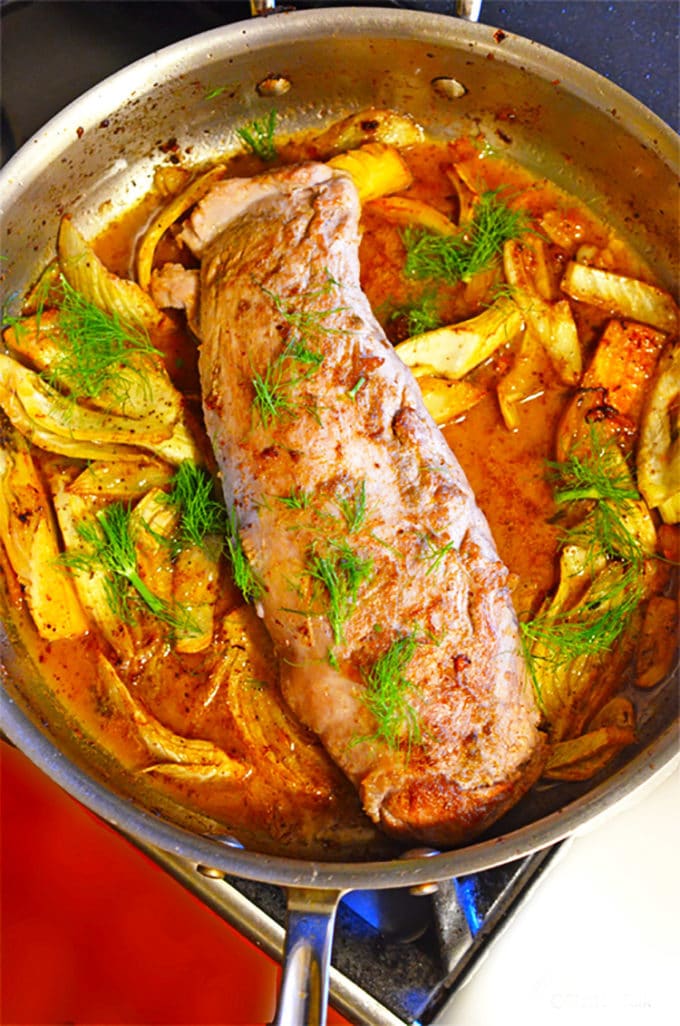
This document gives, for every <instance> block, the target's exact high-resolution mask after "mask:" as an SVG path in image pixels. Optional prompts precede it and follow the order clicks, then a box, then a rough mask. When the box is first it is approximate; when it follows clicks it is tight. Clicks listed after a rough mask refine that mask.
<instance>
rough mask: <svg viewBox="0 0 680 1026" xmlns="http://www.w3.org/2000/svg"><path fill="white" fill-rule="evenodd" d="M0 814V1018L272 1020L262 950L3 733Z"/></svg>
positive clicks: (270, 982) (48, 1023)
mask: <svg viewBox="0 0 680 1026" xmlns="http://www.w3.org/2000/svg"><path fill="white" fill-rule="evenodd" d="M0 823H1V828H2V833H1V837H0V857H1V861H0V869H1V872H2V878H1V884H2V891H1V898H2V903H1V905H0V1022H2V1023H3V1024H4V1026H20V1024H21V1026H29V1024H30V1026H52V1024H55V1026H56V1024H62V1023H74V1024H76V1023H77V1024H79V1026H86V1024H95V1023H96V1024H97V1026H105V1024H106V1026H109V1024H110V1026H123V1024H124V1026H152V1024H163V1026H180V1024H181V1026H184V1024H187V1026H204V1024H205V1026H208V1024H210V1026H245V1024H261V1023H266V1022H269V1021H270V1020H271V1018H272V1016H273V1015H274V1008H275V1002H276V990H277V985H278V976H279V970H278V967H277V966H276V964H275V963H274V962H273V961H272V959H270V958H269V957H268V956H267V955H265V954H264V953H263V952H261V951H260V950H259V949H258V948H257V947H255V946H254V945H253V944H251V943H250V942H249V941H247V940H245V939H244V938H243V937H242V936H241V935H240V934H239V933H237V931H236V930H234V929H233V928H232V927H230V926H229V925H228V924H227V923H225V922H223V921H222V920H221V919H220V918H219V917H218V916H217V915H216V914H215V913H214V912H212V911H211V910H210V909H208V908H206V907H205V906H203V905H202V904H201V902H200V901H198V899H197V898H195V897H194V896H193V895H192V894H189V893H188V892H187V891H186V890H185V889H184V888H183V887H182V886H181V885H180V884H178V883H177V882H176V881H175V880H173V879H172V878H171V877H169V876H168V875H167V874H166V873H165V872H164V871H163V870H162V869H160V868H159V867H158V866H156V865H155V864H154V863H153V862H152V861H151V860H150V859H148V858H147V857H146V856H145V855H144V854H142V853H141V852H140V851H138V850H137V849H136V848H135V847H134V846H133V845H132V844H130V843H129V842H128V841H126V840H125V839H124V838H122V837H121V836H120V835H119V834H118V833H117V832H116V831H115V830H113V829H112V828H111V827H109V826H108V825H107V824H105V823H103V822H102V821H101V820H99V819H98V818H97V817H96V816H94V815H93V814H92V813H90V812H89V811H88V810H87V809H84V808H83V807H82V806H81V805H80V804H79V803H77V802H76V801H74V800H73V799H72V798H71V797H70V796H69V795H67V794H66V793H65V792H63V791H62V790H61V788H59V787H57V786H56V785H55V784H54V783H53V782H52V781H51V780H49V779H47V778H46V777H45V776H44V775H43V774H42V773H41V772H40V771H39V770H38V769H36V767H34V766H33V765H32V764H31V763H30V762H29V761H28V760H27V759H26V758H25V757H24V756H23V755H22V754H21V753H20V752H17V751H16V750H14V749H12V748H10V747H9V746H7V745H5V744H2V743H0ZM328 1021H329V1024H332V1026H342V1024H345V1023H346V1022H347V1020H346V1019H344V1018H343V1017H342V1016H340V1015H339V1014H338V1013H336V1012H334V1011H333V1010H331V1011H330V1012H329V1016H328Z"/></svg>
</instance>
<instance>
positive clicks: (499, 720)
mask: <svg viewBox="0 0 680 1026" xmlns="http://www.w3.org/2000/svg"><path fill="white" fill-rule="evenodd" d="M358 221H359V203H358V199H357V194H356V190H355V188H354V185H353V183H352V182H351V180H350V179H349V178H348V177H347V176H346V175H344V174H343V173H341V172H335V171H332V170H331V169H329V168H327V167H325V166H323V165H321V164H306V165H302V166H298V167H293V168H286V169H283V170H279V171H274V172H272V173H270V174H264V175H262V176H259V177H257V178H253V179H248V180H245V179H241V180H231V181H224V182H221V183H220V184H218V185H217V186H216V187H215V188H214V190H213V191H212V192H211V193H210V194H209V195H208V196H207V197H206V198H205V199H204V200H203V201H202V202H201V203H200V204H199V206H198V207H197V208H196V209H195V211H194V213H193V215H192V217H191V219H190V222H189V223H188V224H187V225H186V227H185V229H184V233H183V238H184V241H185V242H186V243H187V245H189V246H190V248H191V249H192V250H193V251H194V253H195V254H196V255H197V256H198V257H200V259H201V273H200V284H199V294H198V301H199V309H198V312H197V319H196V322H195V323H196V326H197V331H198V333H199V335H200V338H201V341H202V347H201V355H200V371H201V381H202V389H203V401H204V410H205V417H206V423H207V428H208V432H209V435H210V438H211V441H212V444H213V446H214V450H215V454H216V457H217V460H218V463H219V466H220V468H221V472H222V478H223V486H224V494H225V497H226V501H227V503H228V506H229V507H230V508H231V509H232V510H233V514H234V519H235V522H236V523H237V524H238V531H239V534H240V540H241V542H242V546H243V551H244V553H245V555H246V556H247V560H248V561H249V566H250V571H251V577H250V584H251V585H252V586H253V587H254V589H255V599H256V607H257V609H258V611H259V612H260V613H261V615H262V616H263V617H264V621H265V624H266V625H267V627H268V629H269V632H270V634H271V637H272V639H273V641H274V644H275V646H276V650H277V652H278V654H279V657H280V660H281V665H282V688H283V692H284V695H285V698H286V700H287V701H288V703H289V704H290V706H291V707H292V709H293V710H294V712H295V713H296V714H297V716H298V717H299V718H300V719H301V720H302V721H303V722H304V723H306V724H307V725H308V726H309V727H310V728H311V729H312V730H313V731H315V732H316V733H317V734H318V736H319V737H320V738H321V739H322V742H323V744H324V745H325V747H326V748H327V750H328V752H329V753H330V755H331V756H332V758H333V759H334V760H335V761H336V762H337V763H338V765H339V766H340V767H341V768H342V769H343V770H344V772H345V773H346V774H347V775H348V777H349V778H350V779H351V780H352V781H353V783H354V785H355V786H356V787H357V788H358V790H359V793H360V796H361V799H362V802H363V804H364V807H365V809H366V811H367V813H368V814H369V816H371V818H372V819H373V820H374V821H375V822H377V823H379V824H380V825H381V826H382V827H383V828H384V829H385V830H386V831H388V832H389V833H391V834H393V835H395V836H398V837H401V838H404V839H406V838H415V839H420V840H422V841H426V842H429V843H433V844H438V845H452V844H457V843H459V842H461V841H462V840H465V839H468V838H470V837H471V836H473V835H474V834H476V833H478V832H480V831H481V830H482V829H484V828H485V827H486V826H488V825H489V824H490V823H491V822H492V821H494V820H495V819H497V818H498V817H499V816H500V815H501V813H502V812H503V811H504V810H506V809H507V808H508V807H509V806H510V805H512V804H513V803H514V802H516V801H517V800H518V799H519V798H520V797H521V795H522V794H523V793H524V792H525V791H526V790H527V788H528V787H529V786H530V785H531V784H532V782H533V781H534V780H535V779H536V777H537V775H538V773H539V772H540V768H541V762H542V758H543V738H542V735H541V734H540V733H539V731H538V730H537V721H538V713H537V709H536V705H535V701H534V696H533V693H532V688H531V686H530V682H529V681H528V676H527V673H526V670H525V666H524V664H523V660H522V657H521V653H520V645H519V640H518V629H517V624H516V620H515V616H514V613H513V610H512V606H511V602H510V599H509V595H508V589H507V576H508V575H507V571H506V569H505V567H504V566H503V565H502V563H501V562H500V560H499V557H498V555H497V553H496V550H495V547H494V543H493V540H492V538H491V534H490V532H489V529H488V526H487V523H486V521H485V518H484V516H483V515H482V513H481V512H480V510H479V509H478V508H477V506H476V504H475V499H474V496H473V494H472V491H471V489H470V487H469V485H468V483H467V481H466V479H465V476H464V474H463V472H462V470H461V468H460V466H459V464H458V462H457V461H456V459H455V457H454V456H453V455H452V453H451V451H450V449H449V447H448V446H447V444H446V442H445V440H444V438H443V436H442V434H441V432H440V431H439V430H438V428H437V427H436V426H435V425H434V423H433V421H432V420H431V419H430V417H429V415H428V413H427V411H426V410H425V408H424V406H423V403H422V400H421V397H420V393H419V390H418V386H417V385H416V383H415V381H414V379H413V377H412V376H411V373H410V372H409V371H408V370H407V369H406V368H405V367H404V366H403V365H402V363H401V361H400V360H399V359H398V357H397V356H396V355H395V354H394V351H393V350H392V347H391V346H390V345H389V343H388V342H387V341H386V339H385V337H384V334H383V332H382V330H381V328H380V326H379V324H378V323H377V322H376V320H375V318H374V316H373V314H372V312H371V309H370V307H369V305H368V302H367V300H366V298H365V296H364V294H363V292H362V291H361V288H360V284H359V262H358V244H359V232H358Z"/></svg>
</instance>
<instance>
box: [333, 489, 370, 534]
mask: <svg viewBox="0 0 680 1026" xmlns="http://www.w3.org/2000/svg"><path fill="white" fill-rule="evenodd" d="M336 503H337V506H338V509H339V510H340V512H341V513H342V516H343V518H344V521H345V524H346V525H347V530H348V531H349V533H350V534H354V532H355V531H359V530H360V529H361V528H362V527H363V525H364V522H365V520H366V513H367V507H366V481H365V479H362V480H361V481H359V483H358V484H357V485H356V486H355V488H354V492H353V494H352V495H351V496H350V497H349V498H347V497H346V496H339V497H338V498H337V499H336Z"/></svg>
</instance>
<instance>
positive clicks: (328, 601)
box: [305, 540, 373, 645]
mask: <svg viewBox="0 0 680 1026" xmlns="http://www.w3.org/2000/svg"><path fill="white" fill-rule="evenodd" d="M305 569H306V573H307V574H308V576H309V577H310V578H311V579H312V581H314V582H317V583H318V584H320V585H321V586H322V587H323V589H324V593H325V612H326V615H327V617H328V622H329V624H330V626H331V630H332V631H333V641H334V643H335V644H336V645H339V644H341V643H342V641H343V640H344V625H345V623H346V622H347V620H348V619H349V617H350V615H351V613H352V610H353V609H354V606H355V605H356V601H357V598H358V596H359V589H360V588H361V586H362V584H365V583H366V581H368V580H369V579H370V578H371V576H372V574H373V560H372V559H370V558H363V557H362V556H360V555H359V554H358V553H357V552H355V550H354V549H353V548H352V546H351V545H349V544H348V543H347V542H346V541H345V540H337V541H336V540H332V541H329V542H328V543H327V544H326V546H325V548H324V550H323V551H320V550H319V547H318V546H314V547H313V548H312V550H311V551H310V553H309V554H308V557H307V561H306V566H305Z"/></svg>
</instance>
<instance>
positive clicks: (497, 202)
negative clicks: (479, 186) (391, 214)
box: [402, 190, 530, 285]
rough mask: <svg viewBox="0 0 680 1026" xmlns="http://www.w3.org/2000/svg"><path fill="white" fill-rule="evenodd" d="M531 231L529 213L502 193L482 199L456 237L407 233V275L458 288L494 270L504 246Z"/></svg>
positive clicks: (404, 236) (410, 230) (413, 230)
mask: <svg viewBox="0 0 680 1026" xmlns="http://www.w3.org/2000/svg"><path fill="white" fill-rule="evenodd" d="M529 229H530V218H529V215H528V214H527V212H526V211H525V210H513V209H512V208H511V207H508V206H507V205H506V204H505V203H504V202H503V200H502V199H501V196H500V191H499V190H495V191H490V192H485V193H483V194H482V196H480V198H479V201H478V203H477V206H476V208H475V214H474V217H473V219H472V221H471V223H470V224H469V225H466V226H465V227H464V228H461V230H460V231H459V232H457V233H456V234H455V235H434V234H432V233H431V232H427V231H423V230H422V229H418V228H412V227H411V226H409V227H407V228H405V229H404V231H403V233H402V239H403V242H404V245H405V247H406V261H405V264H404V271H405V273H406V275H407V276H408V277H410V278H416V279H420V280H424V279H431V280H434V281H444V282H447V283H449V284H452V285H453V284H456V282H459V281H463V282H466V281H469V280H470V279H471V278H473V277H474V275H475V274H478V273H479V272H480V271H485V270H487V269H488V268H489V267H491V266H493V263H494V261H495V259H496V257H497V256H498V254H499V253H500V251H501V249H502V247H503V245H504V243H506V242H508V241H509V240H510V239H517V238H519V237H520V236H521V235H523V234H524V233H525V232H527V231H529Z"/></svg>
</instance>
